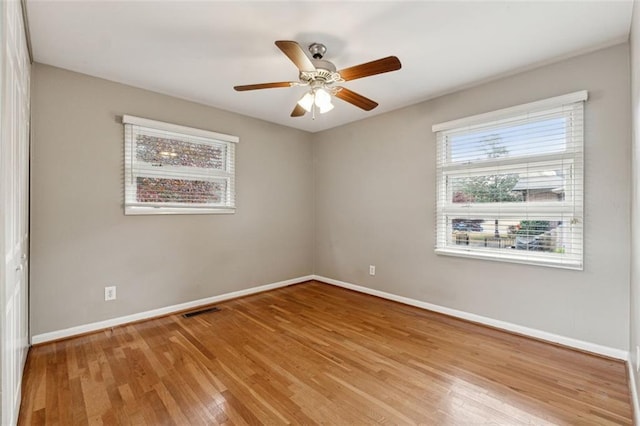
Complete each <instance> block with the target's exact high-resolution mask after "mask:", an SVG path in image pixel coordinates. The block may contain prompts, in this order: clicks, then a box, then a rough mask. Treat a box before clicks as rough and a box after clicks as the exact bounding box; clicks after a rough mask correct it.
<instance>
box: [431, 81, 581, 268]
mask: <svg viewBox="0 0 640 426" xmlns="http://www.w3.org/2000/svg"><path fill="white" fill-rule="evenodd" d="M586 99H587V92H586V91H582V92H577V93H572V94H569V95H564V96H559V97H556V98H552V99H547V100H543V101H538V102H534V103H530V104H526V105H520V106H517V107H513V108H508V109H505V110H500V111H496V112H492V113H488V114H482V115H478V116H473V117H468V118H464V119H460V120H455V121H450V122H447V123H442V124H438V125H435V126H433V131H434V132H436V139H437V208H436V212H437V218H436V253H438V254H446V255H457V256H467V257H476V258H484V259H490V260H502V261H510V262H520V263H528V264H536V265H545V266H555V267H564V268H571V269H582V268H583V230H584V224H583V193H584V188H583V147H584V143H583V139H584V134H583V116H584V111H583V108H584V101H585V100H586Z"/></svg>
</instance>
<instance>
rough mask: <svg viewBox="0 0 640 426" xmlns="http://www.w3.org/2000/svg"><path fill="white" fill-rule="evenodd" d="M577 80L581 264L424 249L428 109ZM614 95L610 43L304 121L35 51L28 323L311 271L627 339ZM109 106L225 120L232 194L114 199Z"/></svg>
mask: <svg viewBox="0 0 640 426" xmlns="http://www.w3.org/2000/svg"><path fill="white" fill-rule="evenodd" d="M582 89H586V90H588V91H589V94H590V99H589V101H588V102H587V105H586V109H585V114H586V128H585V130H586V141H585V145H586V154H585V167H586V176H585V187H586V191H587V192H586V205H585V217H586V245H585V253H586V254H585V270H584V271H570V270H562V269H552V268H544V267H533V266H525V265H518V264H508V263H496V262H490V261H482V260H473V259H462V258H452V257H443V256H436V255H435V254H434V252H433V245H434V242H435V237H434V218H435V198H434V190H435V168H434V165H435V159H434V155H435V137H434V135H433V133H432V132H431V126H432V125H433V124H434V123H438V122H443V121H447V120H451V119H455V118H460V117H465V116H468V115H473V114H478V113H482V112H487V111H492V110H495V109H499V108H504V107H508V106H513V105H517V104H521V103H525V102H530V101H534V100H538V99H543V98H547V97H551V96H556V95H561V94H565V93H569V92H573V91H577V90H582ZM634 99H636V100H637V98H634ZM629 105H630V82H629V46H628V45H626V44H623V45H619V46H614V47H612V48H608V49H604V50H601V51H598V52H595V53H591V54H588V55H583V56H580V57H577V58H573V59H569V60H566V61H562V62H559V63H556V64H552V65H548V66H545V67H541V68H538V69H535V70H532V71H529V72H525V73H522V74H518V75H514V76H511V77H507V78H503V79H500V80H497V81H494V82H491V83H487V84H483V85H481V86H477V87H474V88H471V89H467V90H464V91H461V92H458V93H455V94H452V95H448V96H444V97H440V98H438V99H435V100H431V101H428V102H424V103H421V104H418V105H415V106H412V107H409V108H405V109H402V110H399V111H395V112H391V113H387V114H383V115H380V116H376V117H373V118H371V119H368V120H365V121H361V122H357V123H353V124H350V125H346V126H343V127H340V128H337V129H333V130H329V131H326V132H322V133H319V134H314V135H310V134H307V133H304V132H299V131H296V130H292V129H288V128H284V127H282V126H277V125H273V124H268V123H265V122H262V121H258V120H254V119H250V118H247V117H243V116H239V115H237V114H233V113H229V112H225V111H221V110H217V109H214V108H210V107H206V106H202V105H198V104H194V103H190V102H186V101H182V100H178V99H175V98H171V97H168V96H163V95H159V94H156V93H151V92H148V91H144V90H140V89H135V88H132V87H128V86H123V85H120V84H116V83H112V82H108V81H105V80H101V79H97V78H93V77H88V76H85V75H80V74H76V73H72V72H69V71H64V70H60V69H56V68H52V67H48V66H44V65H39V64H37V65H36V66H34V70H33V132H34V138H33V151H32V218H31V219H32V223H31V231H32V252H31V258H32V268H31V277H32V284H31V292H32V297H31V307H32V324H31V331H32V334H40V333H45V332H48V331H55V330H60V329H64V328H68V327H72V326H75V325H82V324H87V323H91V322H95V321H100V320H104V319H109V318H114V317H119V316H123V315H128V314H134V313H138V312H143V311H146V310H150V309H154V308H160V307H165V306H170V305H174V304H177V303H181V302H187V301H192V300H197V299H200V298H205V297H210V296H214V295H218V294H223V293H227V292H231V291H236V290H241V289H245V288H249V287H253V286H257V285H260V284H268V283H272V282H277V281H281V280H285V279H289V278H295V277H300V276H305V275H308V274H311V273H315V274H318V275H321V276H325V277H328V278H334V279H338V280H342V281H346V282H350V283H354V284H359V285H363V286H367V287H369V288H372V289H377V290H382V291H386V292H389V293H393V294H396V295H400V296H406V297H410V298H413V299H416V300H420V301H425V302H429V303H433V304H437V305H442V306H445V307H450V308H454V309H458V310H461V311H466V312H469V313H474V314H478V315H482V316H486V317H489V318H494V319H498V320H502V321H507V322H511V323H514V324H518V325H522V326H526V327H531V328H535V329H539V330H542V331H546V332H549V333H556V334H559V335H563V336H567V337H571V338H575V339H580V340H584V341H587V342H592V343H596V344H601V345H605V346H609V347H612V348H618V349H625V350H626V349H628V348H629V315H630V310H629V280H630V264H631V262H630V238H629V229H630V228H629V223H630V214H629V211H630V201H629V191H630V183H629V182H630V177H631V174H630V173H631V172H630V162H629V157H630V153H631V149H630V146H631V143H630V131H629V129H630V128H631V116H630V109H629ZM124 113H127V114H132V115H138V116H142V117H147V118H152V119H156V120H163V121H168V122H173V123H177V124H182V125H187V126H194V127H200V128H204V129H209V130H213V131H218V132H222V133H228V134H234V135H238V136H240V138H241V142H240V144H239V146H238V170H237V176H238V184H237V187H238V212H237V213H236V214H235V215H229V216H224V215H221V216H162V217H160V216H156V217H154V216H141V217H135V216H127V217H125V216H124V215H123V214H122V170H123V167H122V125H121V124H119V123H118V121H117V117H118V116H120V115H122V114H124ZM635 152H636V155H638V154H637V150H636V151H635ZM636 203H637V201H636ZM314 215H315V219H314ZM370 264H375V265H376V266H377V271H376V272H377V274H376V276H375V277H371V276H369V275H368V265H370ZM636 268H637V265H636ZM636 282H637V280H636ZM106 285H117V286H118V300H117V301H115V302H109V303H105V302H104V301H103V288H104V286H106ZM636 294H637V293H636ZM635 312H637V305H636V311H635ZM636 332H637V330H636ZM636 341H637V340H636Z"/></svg>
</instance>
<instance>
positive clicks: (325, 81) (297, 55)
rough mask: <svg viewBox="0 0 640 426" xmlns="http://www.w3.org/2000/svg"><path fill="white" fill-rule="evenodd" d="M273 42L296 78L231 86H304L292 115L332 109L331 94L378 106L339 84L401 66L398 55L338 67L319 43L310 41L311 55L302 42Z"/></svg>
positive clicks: (361, 105) (243, 88)
mask: <svg viewBox="0 0 640 426" xmlns="http://www.w3.org/2000/svg"><path fill="white" fill-rule="evenodd" d="M276 46H277V47H278V49H280V50H281V51H282V53H284V54H285V56H287V58H289V59H290V60H291V62H293V64H294V65H295V66H296V67H297V68H298V71H299V74H298V81H278V82H274V83H259V84H245V85H242V86H234V89H235V90H236V91H238V92H244V91H246V90H258V89H274V88H277V87H296V86H305V87H307V88H308V89H307V92H306V93H305V94H304V95H303V96H302V98H300V100H298V103H297V104H296V106H295V107H294V108H293V111H291V117H302V116H304V115H305V114H306V113H307V112H311V118H314V119H315V117H316V110H318V111H319V112H320V114H324V113H326V112H329V111H331V110H332V109H333V104H332V103H331V101H332V98H333V97H334V96H335V97H336V98H338V99H341V100H343V101H345V102H348V103H350V104H351V105H354V106H356V107H358V108H360V109H362V110H364V111H371V110H372V109H374V108H375V107H377V106H378V103H377V102H375V101H372V100H371V99H369V98H365V97H364V96H362V95H361V94H359V93H356V92H354V91H352V90H349V89H347V88H346V87H342V86H341V84H342V83H344V82H347V81H351V80H356V79H358V78H363V77H369V76H372V75H377V74H382V73H386V72H390V71H396V70H399V69H400V68H401V67H402V65H401V64H400V60H399V59H398V58H397V57H395V56H387V57H386V58H381V59H377V60H375V61H371V62H366V63H364V64H360V65H356V66H353V67H349V68H344V69H341V70H339V71H338V70H336V66H335V65H334V64H333V63H332V62H330V61H327V60H325V59H323V58H324V54H325V53H326V52H327V48H326V47H325V45H324V44H322V43H312V44H311V45H309V53H310V54H311V57H309V53H306V52H305V50H304V49H303V48H302V46H300V45H299V44H298V43H297V42H295V41H292V40H277V41H276Z"/></svg>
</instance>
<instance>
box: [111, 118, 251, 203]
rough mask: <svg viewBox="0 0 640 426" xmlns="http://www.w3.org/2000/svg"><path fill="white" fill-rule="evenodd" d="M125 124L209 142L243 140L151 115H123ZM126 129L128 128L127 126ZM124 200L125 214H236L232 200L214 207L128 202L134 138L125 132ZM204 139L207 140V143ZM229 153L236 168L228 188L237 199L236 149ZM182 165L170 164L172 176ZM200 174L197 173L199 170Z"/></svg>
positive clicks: (229, 158) (226, 142)
mask: <svg viewBox="0 0 640 426" xmlns="http://www.w3.org/2000/svg"><path fill="white" fill-rule="evenodd" d="M122 124H124V125H125V126H126V125H135V126H139V127H141V128H147V129H150V130H155V131H158V130H160V131H167V132H173V133H179V134H182V135H186V136H192V137H196V138H203V139H206V140H207V141H209V143H223V144H231V143H233V144H237V143H239V142H240V138H239V137H237V136H233V135H227V134H224V133H218V132H212V131H209V130H203V129H197V128H193V127H187V126H180V125H177V124H172V123H166V122H163V121H157V120H151V119H148V118H141V117H136V116H132V115H123V116H122ZM125 128H126V127H125ZM124 139H125V141H124V145H125V179H124V180H125V182H124V183H125V200H124V210H125V215H158V214H159V215H163V214H233V213H235V210H236V208H235V201H234V202H233V207H226V206H225V207H212V206H202V207H199V206H188V207H187V206H180V205H176V204H167V205H163V206H149V205H145V204H144V203H135V202H127V200H126V196H127V194H128V193H129V192H130V191H131V188H128V187H130V186H131V185H133V183H132V182H130V180H129V176H127V175H131V173H132V171H131V165H130V164H129V162H128V161H127V159H131V158H132V156H133V153H132V151H131V150H132V141H131V140H130V138H129V137H128V135H127V132H126V131H125V138H124ZM207 141H205V143H206V142H207ZM231 148H233V149H230V150H229V152H228V153H227V158H226V161H227V166H228V169H229V166H231V167H230V168H231V169H232V170H233V173H232V176H231V177H230V179H231V181H232V185H231V187H228V189H227V190H228V191H230V192H233V199H234V200H235V148H234V147H231ZM174 169H176V170H178V169H179V168H173V167H167V168H166V171H167V173H168V174H169V175H170V174H171V173H172V172H175V170H174ZM196 174H197V172H196ZM215 174H216V172H215V171H214V172H212V173H211V174H207V177H209V178H211V177H212V175H215ZM227 177H228V176H226V175H225V176H221V178H227Z"/></svg>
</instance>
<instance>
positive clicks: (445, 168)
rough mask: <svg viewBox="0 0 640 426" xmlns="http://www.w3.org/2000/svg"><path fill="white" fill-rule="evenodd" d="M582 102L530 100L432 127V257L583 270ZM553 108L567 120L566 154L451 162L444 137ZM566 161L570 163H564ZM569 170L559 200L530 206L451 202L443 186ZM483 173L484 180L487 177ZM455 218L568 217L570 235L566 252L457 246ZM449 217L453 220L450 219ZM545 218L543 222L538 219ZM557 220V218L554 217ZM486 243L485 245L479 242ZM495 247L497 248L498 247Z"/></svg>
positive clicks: (582, 97) (573, 96)
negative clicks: (523, 173) (454, 181)
mask: <svg viewBox="0 0 640 426" xmlns="http://www.w3.org/2000/svg"><path fill="white" fill-rule="evenodd" d="M587 99H588V92H587V91H586V90H583V91H579V92H575V93H570V94H567V95H562V96H557V97H554V98H549V99H544V100H541V101H536V102H531V103H527V104H523V105H518V106H514V107H510V108H505V109H501V110H498V111H493V112H488V113H484V114H478V115H474V116H470V117H466V118H461V119H457V120H452V121H448V122H444V123H440V124H436V125H434V126H433V127H432V131H433V132H434V133H436V144H437V155H436V229H435V232H436V244H435V253H436V254H438V255H447V256H459V257H467V258H476V259H486V260H495V261H503V262H515V263H524V264H529V265H540V266H549V267H558V268H566V269H576V270H583V268H584V103H585V101H586V100H587ZM555 110H558V111H559V112H558V114H559V116H562V115H563V114H564V115H566V116H567V117H569V121H571V124H570V125H569V123H568V124H567V130H566V132H567V137H568V138H571V152H569V150H566V151H562V152H557V153H543V154H540V153H538V154H531V155H520V156H513V157H505V158H490V159H486V160H484V159H483V160H475V161H469V162H463V161H458V162H454V161H453V160H451V151H450V144H448V143H447V142H448V140H447V138H448V137H449V136H450V135H451V134H454V133H460V132H463V131H464V132H473V130H474V129H478V132H479V133H480V132H481V130H485V129H490V128H491V127H498V126H500V125H507V126H508V125H509V124H513V126H514V127H515V126H517V124H516V123H517V121H516V120H518V119H520V118H525V117H526V118H527V119H534V118H535V117H538V116H541V115H543V114H547V113H550V112H553V111H555ZM569 132H571V133H569ZM568 163H570V165H568ZM529 167H537V168H539V170H544V169H545V168H546V170H549V168H557V167H569V168H570V169H571V170H572V175H571V177H570V184H569V185H565V194H564V200H562V201H560V202H557V201H550V202H544V201H536V202H526V201H522V202H496V203H467V204H462V203H455V202H453V201H452V198H453V191H454V186H453V185H452V184H451V183H449V184H448V183H447V182H448V180H447V179H448V178H449V179H450V178H451V177H460V178H462V177H469V176H473V174H474V173H475V174H476V175H478V176H479V175H482V172H483V171H484V172H486V173H487V174H488V173H495V172H496V171H501V172H503V171H505V172H507V173H508V170H514V171H516V170H518V169H519V170H521V171H522V170H527V171H528V170H529ZM487 174H485V176H486V175H487ZM455 215H460V216H463V217H465V218H477V219H487V218H488V217H489V218H493V217H492V216H491V215H495V216H494V217H495V218H497V219H498V220H522V218H523V217H526V220H531V219H533V220H535V219H538V220H549V219H548V218H550V217H557V218H561V217H563V216H564V217H566V216H570V217H571V219H570V221H569V225H568V227H569V228H570V230H569V231H565V232H570V235H571V245H572V250H571V252H569V253H564V252H563V253H562V255H558V253H548V252H544V251H541V252H534V251H530V250H524V251H517V250H513V251H511V250H505V248H500V247H499V248H495V249H491V248H485V247H481V248H474V247H473V246H471V245H468V244H466V243H464V244H463V245H460V243H459V242H457V239H455V238H454V237H453V219H455ZM452 216H453V218H452ZM543 218H545V219H543ZM560 220H563V219H560ZM485 245H486V243H485ZM499 245H500V244H499Z"/></svg>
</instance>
